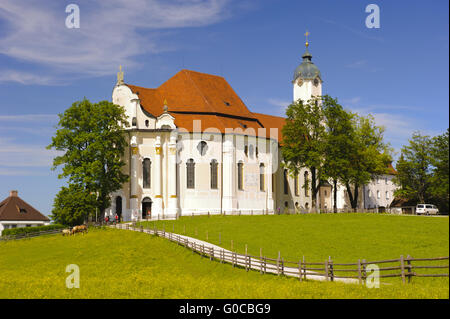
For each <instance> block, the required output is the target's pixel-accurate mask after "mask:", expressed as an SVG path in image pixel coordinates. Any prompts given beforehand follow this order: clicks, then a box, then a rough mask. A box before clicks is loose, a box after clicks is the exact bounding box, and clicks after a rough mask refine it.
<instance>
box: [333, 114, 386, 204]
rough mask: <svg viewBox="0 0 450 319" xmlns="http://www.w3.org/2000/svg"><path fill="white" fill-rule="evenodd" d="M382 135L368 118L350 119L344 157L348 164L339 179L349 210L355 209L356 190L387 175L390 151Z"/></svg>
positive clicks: (382, 129) (357, 192) (381, 130)
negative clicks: (347, 142)
mask: <svg viewBox="0 0 450 319" xmlns="http://www.w3.org/2000/svg"><path fill="white" fill-rule="evenodd" d="M383 133H384V128H383V127H381V126H377V125H375V120H374V118H373V116H372V115H368V116H358V115H356V116H354V118H353V133H352V134H351V135H350V136H349V143H350V145H351V146H350V148H349V149H348V151H349V152H348V154H347V156H348V163H349V165H348V166H346V167H344V169H343V170H342V176H341V178H340V180H341V182H342V184H343V185H345V187H346V189H347V193H348V196H349V199H350V204H351V206H352V208H353V209H356V208H357V207H358V198H359V188H360V187H361V186H363V185H366V184H368V183H369V182H370V181H371V180H372V179H374V178H376V177H377V176H380V175H383V174H386V173H387V172H388V166H389V164H390V163H391V161H392V157H391V155H390V153H391V149H390V147H389V145H388V144H386V143H385V142H384V140H383Z"/></svg>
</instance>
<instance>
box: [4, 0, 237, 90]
mask: <svg viewBox="0 0 450 319" xmlns="http://www.w3.org/2000/svg"><path fill="white" fill-rule="evenodd" d="M228 3H229V1H228V0H186V1H178V0H173V1H159V0H151V1H145V0H109V1H100V0H92V1H78V3H77V4H78V5H79V8H80V28H79V29H68V28H66V27H65V19H66V17H67V15H68V14H67V13H65V4H63V3H61V2H57V1H54V2H45V3H43V2H42V1H37V0H35V1H25V0H2V1H1V2H0V19H1V20H4V22H5V23H6V25H7V27H6V28H4V29H3V30H2V31H3V33H4V36H3V37H2V38H1V39H0V53H1V54H4V55H7V56H9V57H12V58H14V59H17V60H19V61H24V62H26V63H31V64H32V65H37V66H40V67H44V68H45V70H44V71H45V74H46V76H41V75H40V74H42V72H40V71H36V72H37V73H36V74H34V73H29V72H20V71H15V70H0V74H1V73H3V75H2V76H1V77H0V82H2V81H3V82H4V81H12V82H18V83H23V84H43V85H52V84H55V82H56V83H60V80H61V79H62V80H64V81H65V82H67V81H70V79H71V78H73V77H84V76H102V75H109V74H113V73H115V72H116V71H117V67H118V65H124V66H126V67H127V68H133V67H137V63H136V62H135V59H133V58H134V57H135V56H137V55H140V54H145V53H149V52H150V53H152V52H162V51H165V50H168V49H169V48H168V47H165V46H164V45H161V43H160V41H159V37H160V36H161V34H162V32H161V31H162V30H167V29H173V28H184V27H198V26H205V25H210V24H213V23H216V22H219V21H221V20H223V19H226V18H227V17H229V14H230V13H229V11H228ZM68 74H70V76H71V78H68V76H67V75H68Z"/></svg>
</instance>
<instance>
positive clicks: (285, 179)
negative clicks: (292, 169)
mask: <svg viewBox="0 0 450 319" xmlns="http://www.w3.org/2000/svg"><path fill="white" fill-rule="evenodd" d="M283 184H284V194H285V195H287V194H288V193H289V182H288V171H287V169H285V170H284V171H283Z"/></svg>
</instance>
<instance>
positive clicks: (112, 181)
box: [47, 99, 128, 217]
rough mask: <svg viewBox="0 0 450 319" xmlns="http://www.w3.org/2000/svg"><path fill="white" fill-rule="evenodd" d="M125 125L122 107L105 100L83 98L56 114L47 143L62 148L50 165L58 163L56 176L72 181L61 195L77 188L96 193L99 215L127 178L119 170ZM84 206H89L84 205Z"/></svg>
mask: <svg viewBox="0 0 450 319" xmlns="http://www.w3.org/2000/svg"><path fill="white" fill-rule="evenodd" d="M127 125H128V122H127V119H126V115H125V111H124V109H123V107H121V106H118V105H114V104H112V103H111V102H108V101H101V102H99V103H95V104H92V103H91V102H89V101H88V100H87V99H84V100H82V101H78V102H75V103H73V104H72V106H71V107H69V108H68V109H67V110H66V111H65V112H64V113H63V114H59V123H58V126H57V131H56V134H55V136H54V137H52V143H51V144H50V145H49V146H48V147H47V148H49V149H50V148H54V149H56V150H58V151H61V152H63V154H62V155H60V156H57V157H55V158H54V160H53V167H52V169H53V170H55V169H56V168H57V167H58V166H62V173H61V174H59V176H58V177H59V178H67V179H68V182H69V184H70V185H74V186H72V187H70V186H69V188H68V189H67V190H66V191H64V197H65V198H67V197H68V196H66V195H67V194H66V192H69V191H72V190H74V191H75V190H76V192H77V194H79V193H80V192H81V190H82V191H83V192H85V193H89V194H96V197H97V198H96V202H95V206H96V208H97V209H98V211H99V212H100V214H99V217H100V216H103V214H104V211H105V209H106V208H107V207H109V206H110V200H111V199H110V196H109V195H110V193H111V192H114V191H116V190H118V189H120V188H121V187H122V184H123V183H124V182H126V181H127V180H128V176H127V175H126V174H124V173H123V166H124V165H125V162H124V161H123V153H124V150H125V147H126V146H127V142H126V139H125V130H124V127H126V126H127ZM86 209H91V207H90V206H89V205H88V206H87V207H86ZM57 212H58V211H56V214H57ZM74 213H75V212H74ZM91 213H94V212H92V211H91ZM55 216H56V215H55Z"/></svg>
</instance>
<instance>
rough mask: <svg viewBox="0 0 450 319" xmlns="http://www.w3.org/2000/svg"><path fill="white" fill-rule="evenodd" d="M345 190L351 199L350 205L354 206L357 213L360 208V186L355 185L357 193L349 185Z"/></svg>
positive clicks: (346, 185)
mask: <svg viewBox="0 0 450 319" xmlns="http://www.w3.org/2000/svg"><path fill="white" fill-rule="evenodd" d="M345 188H346V189H347V193H348V198H349V199H350V205H351V206H352V209H353V211H356V208H357V207H358V184H355V191H354V192H352V188H351V187H350V185H349V184H348V183H346V184H345Z"/></svg>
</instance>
